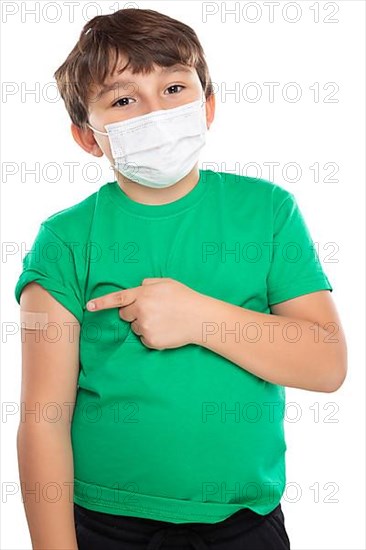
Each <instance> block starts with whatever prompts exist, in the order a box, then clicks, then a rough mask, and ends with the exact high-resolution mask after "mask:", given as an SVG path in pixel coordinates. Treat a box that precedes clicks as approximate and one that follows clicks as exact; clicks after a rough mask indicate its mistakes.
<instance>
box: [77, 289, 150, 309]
mask: <svg viewBox="0 0 366 550" xmlns="http://www.w3.org/2000/svg"><path fill="white" fill-rule="evenodd" d="M139 288H140V287H133V288H126V289H124V290H117V292H111V293H110V294H105V295H104V296H99V298H93V300H90V301H89V302H88V303H87V304H86V307H87V309H88V311H100V310H103V309H111V308H114V307H123V306H127V305H129V304H132V302H134V301H135V300H136V298H137V293H138V289H139Z"/></svg>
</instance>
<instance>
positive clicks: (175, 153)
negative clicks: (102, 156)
mask: <svg viewBox="0 0 366 550" xmlns="http://www.w3.org/2000/svg"><path fill="white" fill-rule="evenodd" d="M205 105H206V102H205V101H203V100H202V99H199V100H197V101H192V102H191V103H186V104H185V105H180V106H179V107H174V108H172V109H161V110H159V111H152V112H151V113H148V114H146V115H141V116H137V117H134V118H131V119H128V120H124V121H122V122H112V123H111V124H106V125H105V128H106V130H107V131H106V132H100V131H99V130H96V129H95V128H93V127H92V126H90V124H88V126H89V128H91V129H92V130H93V131H94V132H96V133H98V134H102V135H108V137H109V142H110V147H111V152H112V156H113V160H114V166H113V168H114V169H116V170H117V171H118V172H120V173H121V174H123V175H124V176H125V177H126V178H129V179H130V180H132V181H135V182H136V183H140V184H141V185H146V186H147V187H156V188H162V187H170V186H171V185H174V184H175V183H177V181H179V180H181V179H182V178H184V177H185V176H186V175H187V174H189V172H190V171H191V170H192V168H193V167H194V165H195V164H196V162H197V160H198V158H199V153H200V151H201V149H202V147H203V146H204V145H205V143H206V131H207V126H206V108H205Z"/></svg>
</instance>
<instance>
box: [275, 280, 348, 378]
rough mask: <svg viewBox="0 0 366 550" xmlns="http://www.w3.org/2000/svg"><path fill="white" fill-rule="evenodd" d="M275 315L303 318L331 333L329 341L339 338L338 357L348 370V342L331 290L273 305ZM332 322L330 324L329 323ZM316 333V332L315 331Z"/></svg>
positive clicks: (344, 368) (312, 293)
mask: <svg viewBox="0 0 366 550" xmlns="http://www.w3.org/2000/svg"><path fill="white" fill-rule="evenodd" d="M271 311H272V313H273V314H275V315H282V316H284V317H291V318H293V319H303V320H305V321H310V322H313V323H319V326H320V327H322V328H324V329H325V330H327V331H328V332H329V333H330V338H329V342H333V341H335V340H338V357H339V361H340V364H341V365H342V368H343V370H344V375H345V374H346V371H347V343H346V337H345V334H344V330H343V327H342V323H341V320H340V317H339V315H338V312H337V309H336V306H335V304H334V301H333V298H332V296H331V293H330V292H329V290H319V291H317V292H311V293H309V294H304V295H303V296H299V297H297V298H294V299H292V300H286V301H285V302H281V303H279V304H275V305H273V306H271ZM329 323H330V324H329ZM314 334H316V332H314Z"/></svg>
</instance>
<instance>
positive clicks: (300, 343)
mask: <svg viewBox="0 0 366 550" xmlns="http://www.w3.org/2000/svg"><path fill="white" fill-rule="evenodd" d="M197 307H198V308H199V310H198V311H199V313H198V315H199V318H200V322H199V323H197V324H195V326H194V327H193V331H194V334H193V335H192V342H193V343H194V344H197V345H200V346H203V347H205V348H207V349H210V350H212V351H214V352H215V353H218V354H220V355H222V356H223V357H225V358H227V359H229V360H230V361H232V362H233V363H235V364H237V365H238V366H239V367H242V368H244V369H245V370H247V371H248V372H251V373H252V374H254V375H256V376H258V377H260V378H262V379H264V380H266V381H268V382H271V383H273V384H280V385H283V386H290V387H295V388H302V389H306V390H310V391H321V392H333V391H336V390H337V389H338V388H339V387H340V386H341V385H342V383H343V381H344V379H345V377H346V373H347V345H346V339H345V335H344V332H343V329H342V326H341V322H340V319H339V316H338V313H337V311H336V308H335V305H334V303H333V300H332V298H331V296H330V292H329V291H328V290H322V291H317V292H312V293H310V294H306V295H303V296H300V297H298V298H294V299H292V300H287V301H285V302H282V303H279V304H276V305H273V306H272V307H271V311H272V313H273V314H274V315H271V314H266V313H259V312H256V311H252V310H249V309H245V308H243V307H240V306H236V305H233V304H229V303H227V302H224V301H222V300H218V299H215V298H212V297H210V296H206V295H203V294H202V295H201V296H200V299H199V303H198V304H197ZM196 314H197V312H196Z"/></svg>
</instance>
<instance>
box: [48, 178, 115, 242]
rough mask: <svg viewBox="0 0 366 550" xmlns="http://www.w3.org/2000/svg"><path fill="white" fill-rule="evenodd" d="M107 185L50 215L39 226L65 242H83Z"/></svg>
mask: <svg viewBox="0 0 366 550" xmlns="http://www.w3.org/2000/svg"><path fill="white" fill-rule="evenodd" d="M107 185H108V183H106V184H104V185H102V186H101V187H100V188H99V190H98V191H95V192H94V193H92V194H91V195H89V196H87V197H86V198H85V199H83V200H81V201H79V202H78V203H76V204H73V205H72V206H69V207H67V208H64V209H62V210H59V211H57V212H55V213H53V214H51V215H50V216H48V218H45V219H44V220H43V221H42V222H41V226H43V227H44V228H46V229H48V230H49V231H50V232H51V233H54V234H55V235H56V236H57V237H59V238H60V239H62V240H63V241H65V242H68V241H75V240H79V241H84V242H85V241H86V240H87V239H88V236H90V232H91V228H92V225H93V221H94V217H95V213H96V210H97V206H98V203H99V202H100V201H101V200H102V199H103V197H104V194H105V190H106V187H107Z"/></svg>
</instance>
